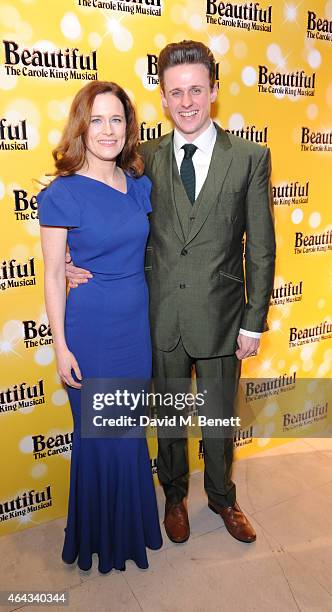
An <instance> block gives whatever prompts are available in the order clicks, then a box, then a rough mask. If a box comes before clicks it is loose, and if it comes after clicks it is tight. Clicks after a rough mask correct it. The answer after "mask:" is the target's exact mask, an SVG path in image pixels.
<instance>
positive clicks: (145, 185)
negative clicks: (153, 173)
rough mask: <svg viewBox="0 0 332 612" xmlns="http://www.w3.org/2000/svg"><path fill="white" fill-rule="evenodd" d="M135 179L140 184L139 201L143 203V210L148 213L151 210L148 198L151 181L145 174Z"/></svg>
mask: <svg viewBox="0 0 332 612" xmlns="http://www.w3.org/2000/svg"><path fill="white" fill-rule="evenodd" d="M137 180H138V184H139V185H140V189H141V203H142V205H143V208H144V210H145V212H146V213H150V212H152V207H151V199H150V195H151V188H152V183H151V181H150V179H149V178H148V177H147V176H145V175H143V176H141V177H140V178H139V179H137Z"/></svg>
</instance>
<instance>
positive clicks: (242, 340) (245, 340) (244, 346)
mask: <svg viewBox="0 0 332 612" xmlns="http://www.w3.org/2000/svg"><path fill="white" fill-rule="evenodd" d="M259 342H260V340H259V339H257V338H251V337H250V336H245V335H244V334H239V335H238V337H237V343H238V347H239V348H238V349H237V351H235V355H236V356H237V358H238V359H246V357H252V356H254V355H257V351H258V347H259Z"/></svg>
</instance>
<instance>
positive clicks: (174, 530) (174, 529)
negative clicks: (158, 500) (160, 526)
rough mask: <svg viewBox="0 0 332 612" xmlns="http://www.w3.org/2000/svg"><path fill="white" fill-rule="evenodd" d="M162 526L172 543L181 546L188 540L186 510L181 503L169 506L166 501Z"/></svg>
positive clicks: (188, 528)
mask: <svg viewBox="0 0 332 612" xmlns="http://www.w3.org/2000/svg"><path fill="white" fill-rule="evenodd" d="M164 525H165V531H166V533H167V535H168V537H169V539H170V540H171V541H172V542H175V543H176V544H181V543H182V542H186V541H187V540H188V538H189V536H190V527H189V520H188V513H187V509H186V507H185V505H184V503H183V501H181V502H179V503H178V504H170V503H169V502H168V501H166V505H165V518H164Z"/></svg>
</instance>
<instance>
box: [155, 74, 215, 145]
mask: <svg viewBox="0 0 332 612" xmlns="http://www.w3.org/2000/svg"><path fill="white" fill-rule="evenodd" d="M216 97H217V86H216V85H215V86H214V87H213V89H211V86H210V78H209V72H208V69H207V68H206V66H204V64H179V65H178V66H172V68H167V69H166V70H165V72H164V88H163V90H161V100H162V104H163V107H164V108H165V109H168V111H169V114H170V116H171V118H172V119H173V122H174V124H175V127H176V128H177V129H178V130H179V132H180V133H181V134H182V136H183V137H184V138H185V139H186V140H187V141H188V142H192V141H193V140H195V138H197V136H199V135H200V134H202V132H204V130H205V129H206V128H207V127H208V125H209V123H210V110H211V103H212V102H214V101H215V99H216Z"/></svg>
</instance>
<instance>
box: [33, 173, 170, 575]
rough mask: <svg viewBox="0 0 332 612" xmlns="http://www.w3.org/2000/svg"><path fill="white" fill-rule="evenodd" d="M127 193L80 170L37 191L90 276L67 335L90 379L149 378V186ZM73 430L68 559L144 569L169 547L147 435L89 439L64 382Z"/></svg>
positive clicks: (131, 186)
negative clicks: (129, 563) (151, 553)
mask: <svg viewBox="0 0 332 612" xmlns="http://www.w3.org/2000/svg"><path fill="white" fill-rule="evenodd" d="M126 179H127V193H126V194H124V193H121V192H120V191H118V190H116V189H113V188H112V187H110V186H108V185H106V184H105V183H103V182H101V181H98V180H95V179H92V178H89V177H84V176H80V175H77V174H76V175H75V174H74V175H71V176H67V177H57V178H56V179H55V180H54V181H53V182H52V184H51V185H50V186H49V187H48V188H47V189H45V190H43V191H41V192H40V194H39V195H38V196H37V201H38V208H39V221H40V224H41V225H49V226H62V227H68V228H71V229H69V231H68V243H69V247H70V252H71V256H72V259H73V261H74V262H75V265H77V266H79V267H81V268H86V269H88V270H90V271H91V273H92V274H93V278H92V279H90V280H89V282H88V283H86V284H83V285H79V287H78V288H77V289H72V290H71V291H70V292H69V295H68V298H67V303H66V313H65V336H66V341H67V345H68V348H69V350H70V351H72V353H73V354H74V355H75V357H76V359H77V361H78V364H79V367H80V370H81V374H82V376H83V378H84V377H87V378H111V377H113V378H115V377H119V378H121V377H127V378H135V379H139V378H141V379H148V378H149V377H150V376H151V368H152V366H151V361H152V358H151V340H150V330H149V319H148V289H147V284H146V280H145V275H144V254H145V247H146V241H147V236H148V232H149V222H148V218H147V213H149V212H151V204H150V197H149V196H150V190H151V183H150V181H149V179H148V178H147V177H145V176H143V177H141V178H139V179H135V178H132V177H130V176H126ZM67 390H68V395H69V400H70V405H71V410H72V415H73V421H74V435H73V445H72V457H71V468H70V494H69V504H68V517H67V526H66V529H65V541H64V547H63V551H62V559H63V560H64V561H65V562H67V563H73V562H74V561H75V560H76V559H77V558H78V566H79V567H80V568H81V569H82V570H88V569H90V567H91V564H92V554H93V553H98V556H99V565H98V569H99V571H100V572H102V573H106V572H109V571H110V570H111V569H112V568H116V569H124V568H125V561H126V560H127V559H132V560H134V561H135V562H136V564H137V565H138V567H140V568H147V567H148V561H147V555H146V547H148V548H151V549H158V548H160V547H161V545H162V538H161V532H160V525H159V519H158V510H157V504H156V496H155V490H154V485H153V480H152V474H151V467H150V460H149V455H148V449H147V443H146V439H145V438H143V437H141V438H111V439H109V438H108V439H107V438H102V439H92V438H82V437H81V422H80V415H81V406H80V394H81V391H80V390H78V389H73V388H71V387H68V388H67Z"/></svg>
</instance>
